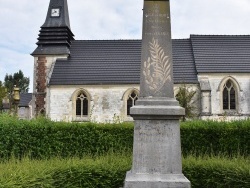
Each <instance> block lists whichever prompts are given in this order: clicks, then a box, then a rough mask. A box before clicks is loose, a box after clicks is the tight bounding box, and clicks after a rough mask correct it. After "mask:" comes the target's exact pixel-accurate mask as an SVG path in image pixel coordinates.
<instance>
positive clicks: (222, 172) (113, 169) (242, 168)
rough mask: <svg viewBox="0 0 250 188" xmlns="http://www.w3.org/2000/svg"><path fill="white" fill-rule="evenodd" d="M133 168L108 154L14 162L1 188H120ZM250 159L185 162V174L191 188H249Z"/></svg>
mask: <svg viewBox="0 0 250 188" xmlns="http://www.w3.org/2000/svg"><path fill="white" fill-rule="evenodd" d="M130 168H131V155H130V154H109V155H106V156H99V157H97V158H94V159H93V158H90V157H85V158H84V159H79V158H70V159H61V158H52V159H50V160H39V161H37V160H30V159H29V158H24V159H23V160H21V161H20V160H17V159H11V160H10V161H9V162H6V163H0V169H1V171H0V188H2V187H3V188H5V187H11V188H18V187H25V188H39V187H54V188H68V187H70V188H80V187H84V188H97V187H98V188H106V187H109V188H118V187H122V186H123V182H124V179H125V174H126V172H127V171H128V170H129V169H130ZM249 169H250V161H249V158H238V159H233V160H232V159H228V158H221V157H208V156H204V157H203V158H195V157H194V156H188V157H187V158H184V159H183V173H184V175H185V176H186V177H187V178H188V179H189V180H190V181H191V184H192V188H201V187H202V188H203V187H204V188H211V187H213V188H219V187H227V188H243V187H250V171H249Z"/></svg>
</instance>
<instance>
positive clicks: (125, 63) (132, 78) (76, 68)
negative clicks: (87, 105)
mask: <svg viewBox="0 0 250 188" xmlns="http://www.w3.org/2000/svg"><path fill="white" fill-rule="evenodd" d="M70 52H71V54H70V57H69V58H68V59H67V60H63V59H58V60H57V61H56V64H55V67H54V70H53V73H52V76H51V79H50V85H90V84H139V81H140V62H141V40H75V41H72V45H71V48H70ZM173 62H174V63H173V64H174V66H173V69H174V70H173V71H174V82H175V83H197V82H198V81H197V74H196V70H195V66H194V60H193V55H192V49H191V44H190V39H183V40H180V39H176V40H173Z"/></svg>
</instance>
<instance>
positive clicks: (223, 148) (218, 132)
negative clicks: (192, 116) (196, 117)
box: [181, 120, 250, 156]
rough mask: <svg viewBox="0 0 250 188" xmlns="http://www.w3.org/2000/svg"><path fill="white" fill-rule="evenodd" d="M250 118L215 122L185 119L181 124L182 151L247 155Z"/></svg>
mask: <svg viewBox="0 0 250 188" xmlns="http://www.w3.org/2000/svg"><path fill="white" fill-rule="evenodd" d="M249 135H250V120H245V121H232V122H216V121H187V122H183V123H182V126H181V140H182V142H181V143H182V153H183V155H184V156H186V155H189V154H191V153H192V154H196V155H197V156H200V155H220V154H223V155H228V156H240V155H243V156H249V154H250V153H249V152H250V136H249Z"/></svg>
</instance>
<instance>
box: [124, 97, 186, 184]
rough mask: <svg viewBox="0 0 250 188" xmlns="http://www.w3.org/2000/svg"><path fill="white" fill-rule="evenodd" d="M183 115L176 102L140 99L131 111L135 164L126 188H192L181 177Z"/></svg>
mask: <svg viewBox="0 0 250 188" xmlns="http://www.w3.org/2000/svg"><path fill="white" fill-rule="evenodd" d="M184 114H185V112H184V109H183V108H181V107H180V106H179V104H178V102H177V101H176V100H175V99H168V98H164V99H163V98H154V99H152V98H148V99H145V98H144V99H143V98H139V99H138V101H137V103H136V105H135V106H134V107H132V108H131V116H132V117H133V118H134V120H135V127H134V144H133V165H132V169H131V170H130V171H129V172H127V175H126V179H125V186H124V187H125V188H190V182H189V180H188V179H187V178H186V177H185V176H184V175H183V174H182V158H181V141H180V122H179V119H180V117H181V116H183V115H184Z"/></svg>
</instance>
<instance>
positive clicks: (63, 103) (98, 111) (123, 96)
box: [47, 85, 200, 122]
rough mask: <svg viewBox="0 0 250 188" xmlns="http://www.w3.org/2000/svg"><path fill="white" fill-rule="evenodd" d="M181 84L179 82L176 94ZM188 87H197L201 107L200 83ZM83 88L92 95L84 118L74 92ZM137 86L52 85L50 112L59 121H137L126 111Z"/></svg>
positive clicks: (48, 95) (196, 101) (194, 88)
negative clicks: (81, 116)
mask: <svg viewBox="0 0 250 188" xmlns="http://www.w3.org/2000/svg"><path fill="white" fill-rule="evenodd" d="M179 86H180V85H175V94H176V92H177V90H178V87H179ZM188 87H189V88H190V89H191V90H197V94H196V96H195V98H194V100H195V103H194V105H197V110H198V109H199V103H200V102H199V100H198V98H199V89H198V85H188ZM81 89H82V90H84V91H86V92H88V94H89V95H90V107H89V117H87V118H86V117H85V118H82V119H81V118H78V117H76V116H75V107H74V100H75V98H74V96H75V95H76V93H77V91H80V90H81ZM133 89H135V90H139V85H122V86H118V85H106V86H98V85H95V86H92V85H89V86H88V85H86V86H81V87H80V86H50V88H49V92H48V93H47V97H49V102H48V104H49V106H48V111H47V114H48V116H49V118H51V119H52V120H55V121H93V122H120V121H121V122H122V121H133V119H132V117H130V116H127V114H126V113H127V103H126V101H127V96H128V94H129V93H130V92H131V91H132V90H133ZM198 111H199V110H198ZM197 113H198V112H197Z"/></svg>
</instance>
